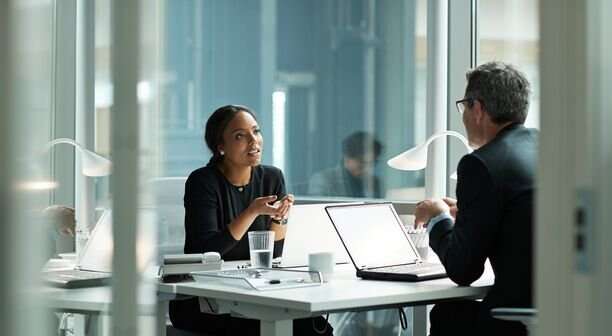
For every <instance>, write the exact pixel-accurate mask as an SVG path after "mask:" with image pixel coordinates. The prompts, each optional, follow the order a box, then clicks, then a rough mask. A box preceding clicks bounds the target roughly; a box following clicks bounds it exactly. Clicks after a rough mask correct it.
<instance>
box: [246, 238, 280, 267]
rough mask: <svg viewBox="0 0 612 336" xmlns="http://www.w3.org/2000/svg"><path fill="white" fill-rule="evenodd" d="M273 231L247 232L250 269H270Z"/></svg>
mask: <svg viewBox="0 0 612 336" xmlns="http://www.w3.org/2000/svg"><path fill="white" fill-rule="evenodd" d="M273 251H274V231H249V254H250V256H251V267H253V268H263V267H265V268H270V267H272V253H273Z"/></svg>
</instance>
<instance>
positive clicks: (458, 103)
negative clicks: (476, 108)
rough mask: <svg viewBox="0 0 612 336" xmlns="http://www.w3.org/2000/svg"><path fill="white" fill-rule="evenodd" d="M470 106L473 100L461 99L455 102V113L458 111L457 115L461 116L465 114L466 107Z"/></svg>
mask: <svg viewBox="0 0 612 336" xmlns="http://www.w3.org/2000/svg"><path fill="white" fill-rule="evenodd" d="M472 105H474V98H463V99H461V100H457V101H456V102H455V106H457V111H459V114H461V115H463V112H465V108H466V107H469V106H472Z"/></svg>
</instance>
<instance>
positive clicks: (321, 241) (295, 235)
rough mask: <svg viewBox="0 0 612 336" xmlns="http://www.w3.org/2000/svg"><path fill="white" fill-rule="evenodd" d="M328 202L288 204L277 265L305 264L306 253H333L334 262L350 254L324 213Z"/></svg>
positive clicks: (298, 265)
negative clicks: (279, 258)
mask: <svg viewBox="0 0 612 336" xmlns="http://www.w3.org/2000/svg"><path fill="white" fill-rule="evenodd" d="M328 205H329V204H299V205H294V206H292V207H291V210H290V213H289V222H288V223H287V233H286V234H285V243H284V245H283V255H282V258H281V263H280V267H301V266H308V254H309V253H314V252H334V258H335V261H336V263H337V264H341V263H347V262H348V261H349V256H348V254H347V253H346V250H345V249H344V246H342V242H341V241H340V239H339V238H338V235H337V234H336V232H335V230H334V227H333V226H332V224H331V222H330V221H329V217H327V214H326V213H325V207H326V206H328Z"/></svg>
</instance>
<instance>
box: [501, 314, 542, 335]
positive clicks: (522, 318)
mask: <svg viewBox="0 0 612 336" xmlns="http://www.w3.org/2000/svg"><path fill="white" fill-rule="evenodd" d="M491 316H492V317H493V318H496V319H500V320H506V321H518V322H521V323H523V325H525V327H526V328H527V335H531V331H532V330H533V327H534V326H535V325H536V323H537V322H538V310H537V309H535V308H504V307H499V308H493V309H491Z"/></svg>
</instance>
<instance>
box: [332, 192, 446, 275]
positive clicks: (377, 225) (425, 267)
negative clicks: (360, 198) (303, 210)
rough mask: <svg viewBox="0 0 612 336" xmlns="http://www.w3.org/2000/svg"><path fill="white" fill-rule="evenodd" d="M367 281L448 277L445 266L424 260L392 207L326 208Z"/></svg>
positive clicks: (386, 204)
mask: <svg viewBox="0 0 612 336" xmlns="http://www.w3.org/2000/svg"><path fill="white" fill-rule="evenodd" d="M325 210H326V211H327V214H328V215H329V218H330V219H331V222H332V224H333V226H334V228H335V229H336V232H337V234H338V236H339V237H340V240H341V241H342V244H343V245H344V247H345V248H346V251H347V252H348V254H349V256H350V258H351V261H352V262H353V265H355V268H356V270H357V276H358V277H360V278H363V279H375V280H398V281H421V280H429V279H435V278H443V277H446V272H445V270H444V266H442V265H441V264H435V263H428V262H424V261H423V260H421V258H420V257H419V254H418V252H417V249H416V247H415V246H414V244H413V242H412V241H411V240H410V236H409V235H408V233H406V231H405V229H404V226H403V224H402V222H401V220H400V218H399V216H398V215H397V213H396V212H395V209H394V208H393V204H391V203H372V204H357V205H340V206H327V207H326V208H325Z"/></svg>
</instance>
